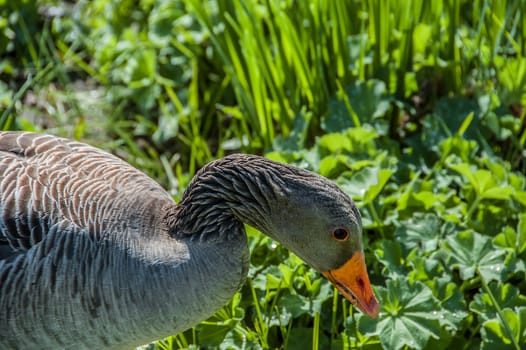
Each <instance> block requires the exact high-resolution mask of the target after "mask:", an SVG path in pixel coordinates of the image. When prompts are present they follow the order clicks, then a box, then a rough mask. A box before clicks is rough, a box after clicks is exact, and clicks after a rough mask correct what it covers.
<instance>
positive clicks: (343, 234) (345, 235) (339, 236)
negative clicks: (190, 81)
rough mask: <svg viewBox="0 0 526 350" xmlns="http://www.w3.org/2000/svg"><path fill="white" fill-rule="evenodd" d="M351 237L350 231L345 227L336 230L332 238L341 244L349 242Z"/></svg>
mask: <svg viewBox="0 0 526 350" xmlns="http://www.w3.org/2000/svg"><path fill="white" fill-rule="evenodd" d="M349 235H350V234H349V230H347V229H346V228H343V227H338V228H335V229H334V231H332V238H334V239H335V240H337V241H340V242H343V241H346V240H348V239H349Z"/></svg>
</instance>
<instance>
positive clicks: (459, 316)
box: [428, 277, 468, 331]
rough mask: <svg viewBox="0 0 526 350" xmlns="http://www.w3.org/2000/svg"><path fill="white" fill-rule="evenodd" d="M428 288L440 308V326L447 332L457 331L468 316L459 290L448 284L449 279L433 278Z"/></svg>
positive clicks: (462, 295) (452, 284)
mask: <svg viewBox="0 0 526 350" xmlns="http://www.w3.org/2000/svg"><path fill="white" fill-rule="evenodd" d="M428 286H429V288H430V289H431V290H432V291H433V295H434V296H435V297H436V298H437V299H438V301H439V306H440V307H441V308H442V310H441V312H440V318H439V321H440V324H441V325H442V326H444V327H446V328H447V329H448V330H454V331H457V330H459V328H460V324H461V322H462V321H463V320H464V319H465V318H466V317H467V316H468V313H467V311H466V301H465V300H464V294H463V293H462V291H461V290H460V288H459V287H458V286H457V285H456V284H455V283H452V282H450V278H449V277H442V278H435V279H434V280H433V281H432V282H431V283H430V284H428Z"/></svg>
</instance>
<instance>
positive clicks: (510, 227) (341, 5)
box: [0, 0, 526, 349]
mask: <svg viewBox="0 0 526 350" xmlns="http://www.w3.org/2000/svg"><path fill="white" fill-rule="evenodd" d="M525 12H526V1H524V0H516V1H511V0H510V1H490V0H486V1H482V0H479V1H454V0H447V1H435V0H430V1H423V0H403V1H402V0H401V1H389V0H369V1H354V0H349V1H340V0H335V1H323V0H309V1H294V0H284V1H278V0H259V1H258V0H243V1H242V0H231V1H227V0H172V1H166V0H165V1H160V0H93V1H79V2H70V1H58V0H57V1H53V0H40V1H36V0H35V1H30V0H19V1H9V0H0V78H1V79H0V127H1V128H2V129H23V130H37V131H42V132H48V133H53V134H57V135H62V136H67V137H72V138H77V139H83V140H86V141H88V142H90V143H91V144H95V145H97V146H99V147H102V148H105V149H108V150H110V151H112V152H114V153H116V154H117V155H119V156H121V157H123V158H124V159H126V160H127V161H129V162H130V163H132V164H133V165H135V166H137V167H138V168H140V169H142V170H143V171H145V172H146V173H148V174H150V175H151V176H152V177H154V178H155V179H157V180H158V181H159V182H161V183H162V184H163V186H164V187H165V188H167V189H168V190H169V191H170V192H171V193H172V194H173V195H174V197H175V198H176V199H178V198H179V197H180V196H181V194H182V191H183V190H184V188H185V186H186V184H187V183H188V181H189V179H190V178H191V177H192V175H193V174H194V173H195V171H196V170H197V169H198V168H199V167H200V166H202V165H203V164H204V163H206V162H207V161H210V160H211V159H213V158H216V157H221V156H223V155H224V154H227V153H230V152H234V151H242V152H248V153H258V154H265V155H266V156H267V157H269V158H272V159H276V160H280V161H284V162H288V163H293V164H296V165H298V166H301V167H305V168H308V169H310V170H313V171H316V172H319V173H321V174H322V175H324V176H327V177H329V178H331V179H333V180H334V181H336V182H337V183H338V184H339V185H340V186H341V187H342V188H343V189H344V190H345V191H346V192H347V193H349V194H350V195H351V196H352V197H353V198H354V199H355V201H356V203H357V205H358V206H359V208H360V211H361V213H362V216H363V222H364V236H365V237H364V238H365V243H366V258H367V262H368V268H369V272H370V276H371V279H372V282H373V284H374V285H375V289H376V293H377V295H378V298H379V301H380V303H381V306H382V312H381V314H380V317H379V318H378V319H377V320H370V319H368V318H366V317H362V315H361V314H359V313H357V312H355V311H354V310H353V309H352V308H351V307H350V305H349V304H348V303H347V302H346V301H345V300H343V298H341V297H340V296H338V294H337V293H335V292H334V291H333V289H332V287H331V286H330V285H329V284H328V283H327V282H326V281H325V280H323V279H322V278H321V277H320V275H319V274H318V273H316V272H315V271H313V270H311V269H310V268H308V267H307V266H305V265H304V264H303V263H302V262H301V261H300V260H299V259H298V258H297V257H295V256H293V255H292V254H290V253H289V252H288V251H286V250H285V249H283V248H281V247H280V246H279V245H276V243H275V242H273V241H271V240H270V239H268V238H266V237H264V236H262V235H260V234H259V233H257V232H254V231H253V230H249V236H250V248H251V251H252V257H251V269H250V272H249V278H248V282H247V284H246V285H245V286H244V287H243V289H242V290H241V291H240V292H239V293H238V294H236V296H235V297H234V298H233V299H232V301H231V302H230V303H229V305H227V306H225V307H224V308H223V309H221V310H220V311H218V313H217V314H216V315H214V317H212V318H211V319H209V320H208V321H206V322H203V323H202V324H200V325H198V326H196V327H195V328H193V329H191V330H189V331H187V332H185V333H183V334H179V335H176V336H174V337H171V338H168V339H166V340H163V341H160V342H158V343H156V344H151V345H149V346H148V347H149V348H162V349H171V348H203V349H204V348H206V349H209V348H221V349H258V348H282V349H305V348H314V349H316V348H319V349H328V348H332V349H349V348H365V349H377V348H386V349H401V348H415V349H446V348H448V347H450V346H456V347H458V348H462V349H474V348H481V349H522V348H525V347H526V297H525V294H526V278H525V273H526V266H525V259H526V211H525V208H526V176H525V174H526V149H525V143H526V121H525V116H526V112H525V108H524V106H525V105H526V58H525V53H526V20H525Z"/></svg>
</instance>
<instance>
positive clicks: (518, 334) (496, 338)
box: [480, 307, 526, 350]
mask: <svg viewBox="0 0 526 350" xmlns="http://www.w3.org/2000/svg"><path fill="white" fill-rule="evenodd" d="M502 314H503V316H504V320H502V319H500V317H497V318H493V319H491V320H488V321H486V322H484V323H483V325H482V330H481V332H480V333H481V334H482V340H483V341H482V346H481V349H482V350H507V349H510V350H512V349H513V350H515V349H517V346H518V347H519V349H524V348H525V347H526V307H518V308H517V307H516V308H514V309H510V308H506V309H503V310H502ZM504 322H506V323H507V325H508V326H509V328H510V329H509V330H508V328H507V327H506V326H505V325H504ZM510 331H511V334H510Z"/></svg>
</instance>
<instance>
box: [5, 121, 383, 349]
mask: <svg viewBox="0 0 526 350" xmlns="http://www.w3.org/2000/svg"><path fill="white" fill-rule="evenodd" d="M244 223H245V224H248V225H251V226H253V227H255V228H256V229H258V230H260V231H261V232H263V233H266V234H267V235H269V236H270V237H272V238H273V239H275V240H277V241H279V242H281V244H283V245H284V246H285V247H287V248H289V249H290V250H291V251H293V252H294V253H296V254H297V255H298V256H299V257H301V258H302V259H303V260H305V261H306V262H307V263H308V264H310V265H311V266H313V267H314V268H315V269H317V270H318V271H320V272H321V273H322V274H323V275H324V276H325V277H326V278H327V279H329V280H330V281H331V282H332V283H333V284H334V285H335V286H336V287H337V288H338V290H339V291H340V292H341V293H342V294H343V295H344V296H345V297H346V298H347V299H348V300H350V301H351V303H353V304H354V305H355V306H356V307H357V308H358V309H360V310H361V311H362V312H364V313H365V314H367V315H369V316H371V317H373V318H374V317H376V316H377V315H378V313H379V305H378V302H377V300H376V298H375V296H374V293H373V291H372V289H371V285H370V283H369V278H368V275H367V271H366V267H365V261H364V255H363V249H362V239H361V235H362V233H361V219H360V214H359V213H358V210H357V209H356V207H355V205H354V204H353V202H352V200H351V199H350V198H349V197H348V196H347V195H346V194H345V193H344V192H343V191H341V190H340V189H339V188H338V187H337V186H336V185H335V184H333V183H332V182H331V181H329V180H327V179H325V178H324V177H322V176H320V175H317V174H314V173H311V172H308V171H306V170H302V169H299V168H296V167H293V166H289V165H285V164H281V163H277V162H273V161H270V160H267V159H265V158H263V157H258V156H253V155H242V154H235V155H230V156H227V157H224V158H222V159H219V160H216V161H213V162H211V163H209V164H208V165H206V166H205V167H203V168H202V169H201V170H200V171H199V172H198V173H197V174H196V176H195V177H194V178H193V180H192V181H191V183H190V184H189V185H188V188H187V190H186V191H185V193H184V195H183V197H182V199H181V201H180V203H179V204H176V203H174V201H173V200H172V198H171V197H170V195H169V194H168V193H167V192H166V191H165V190H163V189H162V188H161V187H160V186H159V185H158V184H157V183H155V182H154V181H153V180H151V179H150V178H149V177H147V176H146V175H145V174H143V173H142V172H140V171H138V170H136V169H135V168H133V167H132V166H130V165H129V164H127V163H125V162H124V161H122V160H121V159H119V158H117V157H115V156H113V155H111V154H109V153H106V152H104V151H101V150H99V149H97V148H94V147H91V146H89V145H87V144H84V143H80V142H76V141H71V140H67V139H63V138H59V137H55V136H51V135H41V134H36V133H23V132H0V349H13V348H20V349H31V348H38V349H59V348H75V349H95V348H115V349H130V348H134V347H137V346H140V345H142V344H145V343H148V342H150V341H153V340H156V339H160V338H163V337H166V336H169V335H171V334H176V333H178V332H181V331H184V330H186V329H188V328H190V327H192V326H193V325H195V324H197V323H198V322H200V321H201V320H204V319H206V318H207V317H209V316H210V315H212V314H213V313H214V311H216V310H217V309H219V308H220V307H221V306H222V305H224V304H225V303H227V302H228V301H229V299H230V298H231V297H232V295H233V294H234V293H235V292H236V291H237V290H238V289H239V288H240V286H241V285H242V284H243V282H244V280H245V278H246V273H247V269H248V260H249V259H248V258H249V251H248V247H247V237H246V235H245V231H244V226H243V224H244Z"/></svg>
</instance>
